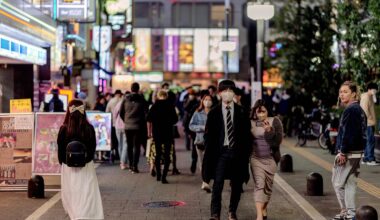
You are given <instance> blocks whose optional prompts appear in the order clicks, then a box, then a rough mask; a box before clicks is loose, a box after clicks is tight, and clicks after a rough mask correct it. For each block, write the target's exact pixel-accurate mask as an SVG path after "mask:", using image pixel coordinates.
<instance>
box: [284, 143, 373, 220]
mask: <svg viewBox="0 0 380 220" xmlns="http://www.w3.org/2000/svg"><path fill="white" fill-rule="evenodd" d="M295 143H296V141H295V139H286V140H285V141H284V142H283V144H282V146H281V152H282V153H283V154H284V153H288V154H290V155H292V157H293V168H294V173H279V175H280V176H281V177H282V178H283V179H284V180H285V181H286V182H287V183H289V184H290V185H291V186H292V187H293V188H294V189H295V190H296V191H297V192H298V193H299V194H301V195H303V196H304V198H305V199H306V200H307V201H308V202H309V203H310V204H311V205H313V206H314V207H315V208H316V209H317V210H318V211H319V212H320V213H321V214H323V215H324V216H325V217H326V218H327V219H331V217H333V216H334V215H335V214H337V213H338V212H339V209H340V208H339V204H338V201H337V199H336V195H335V192H334V190H333V188H332V184H331V167H332V162H333V161H334V156H333V155H330V154H329V152H328V151H327V150H322V149H321V148H319V147H318V145H317V142H310V143H309V142H308V144H307V146H306V147H296V146H295ZM311 172H317V173H320V174H321V175H322V177H323V187H324V196H306V183H307V181H306V178H307V176H308V174H310V173H311ZM379 172H380V166H373V167H370V166H367V165H361V167H360V175H359V178H360V179H361V180H362V182H360V181H359V184H358V186H359V187H358V190H357V196H356V198H357V200H356V205H357V207H359V206H361V205H370V206H373V207H374V208H376V209H377V210H380V198H379V195H380V188H379V187H380V181H379V180H380V177H379V175H378V174H379ZM363 182H364V183H365V184H363ZM365 190H366V191H365ZM367 191H369V192H367Z"/></svg>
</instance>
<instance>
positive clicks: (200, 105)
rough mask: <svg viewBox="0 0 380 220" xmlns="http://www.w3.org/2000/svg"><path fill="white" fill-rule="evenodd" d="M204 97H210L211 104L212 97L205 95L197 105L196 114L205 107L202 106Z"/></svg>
mask: <svg viewBox="0 0 380 220" xmlns="http://www.w3.org/2000/svg"><path fill="white" fill-rule="evenodd" d="M206 97H210V99H211V102H212V97H211V95H209V94H207V95H204V96H203V97H202V99H201V102H200V103H199V107H198V108H197V112H201V111H202V110H203V109H205V105H204V104H203V101H204V100H205V99H206Z"/></svg>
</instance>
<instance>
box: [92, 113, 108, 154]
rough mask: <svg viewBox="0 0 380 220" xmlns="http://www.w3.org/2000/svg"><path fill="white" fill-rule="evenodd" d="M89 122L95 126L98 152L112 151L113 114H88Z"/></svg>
mask: <svg viewBox="0 0 380 220" xmlns="http://www.w3.org/2000/svg"><path fill="white" fill-rule="evenodd" d="M86 114H87V120H88V121H89V122H90V124H92V126H94V129H95V135H96V150H97V151H110V150H111V118H112V117H111V113H105V112H86Z"/></svg>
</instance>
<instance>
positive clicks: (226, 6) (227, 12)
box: [224, 0, 230, 79]
mask: <svg viewBox="0 0 380 220" xmlns="http://www.w3.org/2000/svg"><path fill="white" fill-rule="evenodd" d="M224 12H225V21H224V22H225V27H226V41H228V40H229V33H228V32H229V31H228V29H229V17H230V16H229V15H230V0H225V1H224ZM228 55H229V54H228V51H225V52H224V57H225V66H224V78H225V79H228V72H229V71H228Z"/></svg>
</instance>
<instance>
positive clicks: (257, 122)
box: [256, 121, 264, 127]
mask: <svg viewBox="0 0 380 220" xmlns="http://www.w3.org/2000/svg"><path fill="white" fill-rule="evenodd" d="M256 127H264V121H256Z"/></svg>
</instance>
